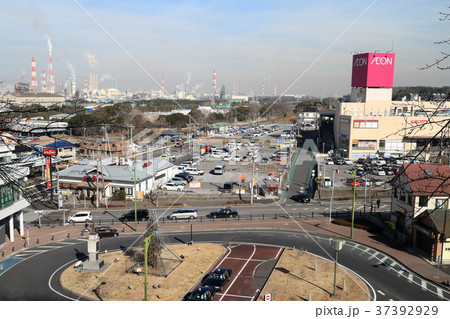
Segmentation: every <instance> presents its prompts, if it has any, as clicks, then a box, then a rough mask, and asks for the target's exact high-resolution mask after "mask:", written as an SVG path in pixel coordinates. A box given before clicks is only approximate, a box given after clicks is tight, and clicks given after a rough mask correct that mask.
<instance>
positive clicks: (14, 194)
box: [0, 143, 29, 246]
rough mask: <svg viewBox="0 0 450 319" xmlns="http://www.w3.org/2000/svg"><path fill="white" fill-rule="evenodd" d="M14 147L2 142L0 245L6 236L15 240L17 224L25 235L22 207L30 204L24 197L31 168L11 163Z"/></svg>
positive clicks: (0, 155)
mask: <svg viewBox="0 0 450 319" xmlns="http://www.w3.org/2000/svg"><path fill="white" fill-rule="evenodd" d="M13 149H14V146H13V145H5V144H2V143H1V144H0V162H1V167H0V170H1V178H0V246H1V245H2V244H3V243H4V242H5V241H6V236H8V237H9V240H10V241H11V242H13V241H14V238H15V228H16V227H17V226H18V228H19V235H20V236H23V235H24V222H23V212H22V209H24V208H25V207H27V206H28V205H29V203H28V201H27V200H26V199H25V198H24V197H23V193H24V188H25V182H26V176H27V175H28V171H29V170H28V168H27V167H17V166H15V165H13V164H10V162H11V159H12V156H13V153H12V152H13Z"/></svg>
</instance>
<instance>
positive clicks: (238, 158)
mask: <svg viewBox="0 0 450 319" xmlns="http://www.w3.org/2000/svg"><path fill="white" fill-rule="evenodd" d="M241 160H242V159H241V155H235V156H234V157H233V161H235V162H240V161H241Z"/></svg>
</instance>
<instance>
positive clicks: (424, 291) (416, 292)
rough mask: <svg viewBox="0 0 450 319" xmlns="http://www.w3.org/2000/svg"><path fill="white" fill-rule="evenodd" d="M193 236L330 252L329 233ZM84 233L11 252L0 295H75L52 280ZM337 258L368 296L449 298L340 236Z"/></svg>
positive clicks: (78, 249) (125, 240) (130, 240)
mask: <svg viewBox="0 0 450 319" xmlns="http://www.w3.org/2000/svg"><path fill="white" fill-rule="evenodd" d="M164 235H165V240H166V242H167V243H179V242H183V241H184V242H188V241H190V233H166V234H164ZM139 240H140V239H138V238H137V237H136V235H129V236H120V237H118V238H108V239H102V240H101V241H100V249H101V251H104V250H108V251H112V250H118V249H122V250H123V249H125V248H127V247H129V246H130V245H132V244H139ZM193 240H194V244H195V242H218V243H255V244H264V245H277V246H282V247H295V248H297V249H303V250H307V251H308V252H310V253H314V254H317V255H319V256H323V257H325V258H328V259H332V258H333V257H334V251H333V250H332V248H331V246H330V241H329V240H330V238H329V237H327V236H322V235H320V236H319V235H313V236H308V235H307V234H305V233H300V232H294V231H279V230H274V231H271V230H255V231H253V230H243V231H236V230H233V231H213V232H198V233H195V232H194V233H193ZM86 253H87V243H86V241H85V239H73V240H68V241H65V242H57V243H52V244H49V245H45V246H40V247H34V248H32V249H28V250H25V251H22V252H20V254H17V255H16V256H15V257H14V259H13V260H10V263H11V264H10V265H9V266H8V269H4V270H3V271H0V300H19V301H25V300H28V301H30V300H77V299H79V298H80V300H82V299H83V298H82V297H80V296H75V295H72V294H70V293H69V292H67V291H64V290H63V289H62V287H61V286H60V285H59V283H58V277H59V274H60V273H61V272H62V271H63V269H64V268H65V267H67V266H69V265H71V264H72V263H74V262H76V261H77V260H80V259H83V258H85V257H86ZM338 260H339V263H340V264H342V265H344V266H346V267H348V268H350V269H351V270H352V271H354V272H355V273H357V274H358V275H360V276H361V277H362V278H363V279H364V280H365V281H366V282H367V283H368V284H369V285H370V287H371V289H370V291H371V299H372V300H378V301H379V300H382V301H389V300H394V301H414V300H420V301H439V300H443V299H444V300H449V299H450V293H449V292H448V291H443V290H442V289H441V288H439V287H436V286H435V285H434V284H433V283H431V282H428V281H426V280H424V279H422V278H421V277H420V276H418V275H416V274H414V273H412V272H410V271H409V270H408V269H407V268H406V267H405V266H403V265H401V264H400V263H399V262H398V261H396V260H395V259H393V257H390V256H387V255H385V254H383V253H381V252H378V251H376V250H374V249H373V248H369V247H366V246H363V245H361V244H357V243H353V242H349V241H344V245H343V249H342V250H341V251H340V252H339V258H338Z"/></svg>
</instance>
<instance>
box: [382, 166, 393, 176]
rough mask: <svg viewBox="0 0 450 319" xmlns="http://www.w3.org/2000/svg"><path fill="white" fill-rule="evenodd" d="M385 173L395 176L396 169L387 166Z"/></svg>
mask: <svg viewBox="0 0 450 319" xmlns="http://www.w3.org/2000/svg"><path fill="white" fill-rule="evenodd" d="M383 169H384V172H385V173H386V175H394V174H395V169H394V168H393V167H391V166H386V167H383Z"/></svg>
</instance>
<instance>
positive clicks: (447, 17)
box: [419, 7, 450, 70]
mask: <svg viewBox="0 0 450 319" xmlns="http://www.w3.org/2000/svg"><path fill="white" fill-rule="evenodd" d="M449 8H450V7H449ZM439 14H440V15H441V18H440V19H439V21H450V13H447V12H439ZM434 44H437V45H446V44H450V38H449V39H447V40H443V41H436V42H434ZM449 57H450V53H448V52H444V51H442V52H441V57H440V58H438V59H436V61H435V62H434V63H431V64H425V66H424V67H422V68H419V70H425V69H430V68H433V67H436V68H437V69H439V70H449V69H450V64H449V63H448V61H447V59H448V58H449ZM444 63H447V64H446V65H443V64H444Z"/></svg>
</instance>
